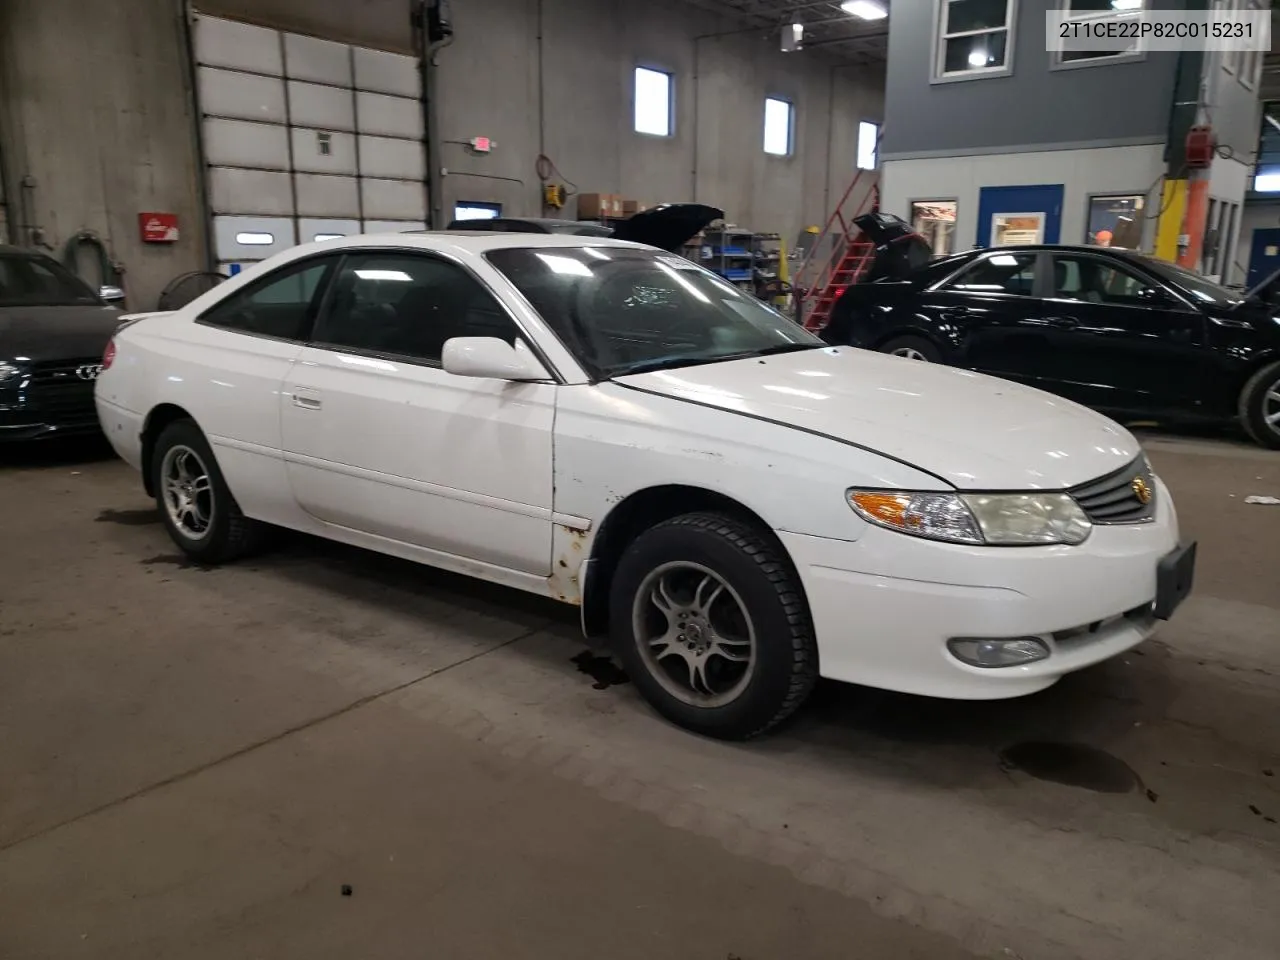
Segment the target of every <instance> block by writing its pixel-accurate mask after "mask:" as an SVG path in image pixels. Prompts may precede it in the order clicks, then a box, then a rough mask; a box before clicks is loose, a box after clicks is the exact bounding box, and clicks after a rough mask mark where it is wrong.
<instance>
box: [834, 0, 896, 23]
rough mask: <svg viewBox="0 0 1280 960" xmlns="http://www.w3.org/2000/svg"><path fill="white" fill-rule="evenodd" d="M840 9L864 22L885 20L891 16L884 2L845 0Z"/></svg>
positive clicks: (877, 0) (876, 0) (879, 0)
mask: <svg viewBox="0 0 1280 960" xmlns="http://www.w3.org/2000/svg"><path fill="white" fill-rule="evenodd" d="M840 9H841V10H843V11H844V12H845V13H849V14H852V15H853V16H855V17H859V18H860V19H862V20H883V19H884V18H885V17H887V16H888V15H889V8H888V7H886V6H885V5H884V3H883V2H882V0H845V2H844V3H842V4H840Z"/></svg>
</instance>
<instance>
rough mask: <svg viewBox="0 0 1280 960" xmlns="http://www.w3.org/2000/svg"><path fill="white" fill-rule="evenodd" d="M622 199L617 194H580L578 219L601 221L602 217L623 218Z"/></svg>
mask: <svg viewBox="0 0 1280 960" xmlns="http://www.w3.org/2000/svg"><path fill="white" fill-rule="evenodd" d="M621 216H623V213H622V197H620V196H618V194H616V193H580V194H578V219H579V220H599V219H600V218H601V217H621Z"/></svg>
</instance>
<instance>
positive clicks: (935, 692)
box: [779, 480, 1178, 700]
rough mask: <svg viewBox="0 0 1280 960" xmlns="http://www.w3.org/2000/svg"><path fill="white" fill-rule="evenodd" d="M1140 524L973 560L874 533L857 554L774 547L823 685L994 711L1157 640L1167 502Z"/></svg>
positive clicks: (976, 555)
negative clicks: (985, 658) (991, 651)
mask: <svg viewBox="0 0 1280 960" xmlns="http://www.w3.org/2000/svg"><path fill="white" fill-rule="evenodd" d="M1156 483H1157V510H1156V515H1155V517H1154V519H1153V520H1152V521H1151V522H1148V523H1140V524H1131V525H1116V526H1095V527H1094V529H1093V532H1092V533H1091V534H1090V536H1089V539H1088V540H1086V541H1085V542H1084V543H1083V544H1081V545H1079V546H1074V547H1069V546H1051V547H1020V548H1019V547H969V546H961V545H957V544H948V543H938V542H934V541H929V540H922V539H920V538H917V537H909V536H905V535H903V534H900V533H896V532H894V531H892V530H884V529H880V528H878V527H869V528H867V530H866V532H865V534H864V535H863V536H862V537H861V539H859V540H857V541H844V540H831V539H826V538H821V537H809V536H801V535H798V534H791V533H781V534H779V536H780V537H781V538H782V541H783V543H784V544H785V546H786V548H787V550H788V551H789V552H790V554H791V558H792V560H793V561H794V563H795V565H796V568H797V570H798V572H799V574H800V579H801V581H802V582H803V584H804V588H805V592H806V594H807V596H808V600H809V607H810V611H811V614H812V616H813V621H814V628H815V631H816V635H817V640H818V658H819V664H820V669H821V673H822V675H823V676H824V677H830V678H832V679H835V680H842V681H846V682H850V683H858V684H863V685H866V686H871V687H881V688H884V689H887V690H898V691H901V692H904V693H914V694H922V695H925V696H932V697H944V698H948V699H959V700H991V699H1000V698H1004V697H1016V696H1022V695H1023V694H1028V693H1034V692H1035V691H1037V690H1042V689H1044V688H1045V687H1048V686H1050V685H1052V684H1053V683H1054V682H1055V681H1057V680H1058V679H1059V678H1060V677H1062V676H1063V675H1064V674H1067V673H1071V672H1073V671H1076V670H1079V669H1082V668H1083V667H1087V666H1090V665H1092V664H1095V663H1098V662H1100V661H1102V660H1106V659H1109V658H1110V657H1114V656H1116V655H1117V654H1119V653H1123V652H1124V651H1125V650H1128V649H1130V648H1131V647H1134V646H1136V645H1137V644H1139V643H1141V642H1142V641H1143V640H1145V639H1146V638H1147V637H1148V636H1150V635H1151V633H1152V632H1153V631H1154V629H1155V626H1156V623H1157V621H1156V619H1155V617H1154V615H1153V611H1152V604H1153V602H1154V600H1155V598H1156V592H1157V583H1156V580H1157V576H1156V572H1157V567H1158V566H1159V564H1160V561H1161V559H1162V558H1163V557H1165V556H1166V555H1167V554H1168V553H1169V552H1170V551H1172V550H1174V549H1175V548H1176V547H1177V546H1178V521H1177V515H1176V512H1175V510H1174V507H1173V501H1172V499H1171V498H1170V497H1169V492H1168V490H1167V489H1166V488H1165V487H1164V484H1163V483H1161V482H1160V481H1158V480H1157V481H1156ZM953 637H982V638H991V639H1009V638H1015V637H1037V638H1039V639H1040V640H1041V641H1043V642H1044V643H1045V644H1046V645H1047V646H1048V647H1049V650H1050V655H1049V657H1048V658H1047V659H1044V660H1039V661H1036V662H1035V663H1030V664H1026V665H1022V666H1015V667H1000V668H982V667H974V666H969V665H968V664H965V663H963V662H961V661H960V660H958V659H956V658H955V657H954V656H953V655H952V654H951V652H950V651H949V650H948V649H947V641H948V640H949V639H951V638H953Z"/></svg>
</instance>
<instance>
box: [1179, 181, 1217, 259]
mask: <svg viewBox="0 0 1280 960" xmlns="http://www.w3.org/2000/svg"><path fill="white" fill-rule="evenodd" d="M1208 215H1209V178H1208V176H1205V175H1197V176H1195V178H1194V179H1192V180H1191V181H1190V182H1189V183H1188V184H1187V212H1186V214H1185V215H1184V216H1183V218H1182V235H1183V236H1184V237H1186V238H1187V245H1186V246H1185V247H1183V248H1182V249H1181V250H1180V252H1179V253H1178V266H1180V267H1183V268H1185V269H1187V270H1194V269H1196V267H1198V266H1199V265H1200V254H1201V253H1202V252H1203V250H1204V225H1205V221H1206V220H1207V219H1208Z"/></svg>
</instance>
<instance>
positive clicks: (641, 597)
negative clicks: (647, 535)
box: [632, 561, 756, 708]
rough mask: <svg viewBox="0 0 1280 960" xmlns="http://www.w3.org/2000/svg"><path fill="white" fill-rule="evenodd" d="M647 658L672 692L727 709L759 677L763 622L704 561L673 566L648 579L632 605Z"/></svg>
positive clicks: (637, 634)
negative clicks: (759, 630)
mask: <svg viewBox="0 0 1280 960" xmlns="http://www.w3.org/2000/svg"><path fill="white" fill-rule="evenodd" d="M632 627H633V633H634V636H635V642H636V643H637V645H638V646H639V651H640V656H641V658H642V659H643V661H644V664H645V667H646V668H647V669H648V671H649V672H650V674H652V676H653V677H654V679H655V680H657V681H658V683H660V684H661V685H662V687H663V689H665V690H666V691H667V692H668V693H669V694H671V695H672V696H673V697H675V698H676V699H678V700H680V701H682V702H684V703H687V704H689V705H691V706H695V707H704V708H714V707H722V706H725V705H726V704H729V703H732V702H733V701H734V700H736V699H737V698H738V697H739V696H740V695H741V694H742V692H743V691H744V690H745V689H746V688H747V686H748V684H749V683H750V682H751V678H752V675H753V674H754V672H755V666H756V635H755V625H754V624H753V623H752V622H751V616H750V614H749V613H748V612H747V608H746V604H744V603H743V602H742V598H741V597H740V596H738V593H737V591H735V590H734V589H733V587H731V586H730V585H729V584H728V583H727V582H725V580H724V579H723V578H722V577H721V576H720V575H719V574H717V573H715V572H714V571H713V570H710V569H708V568H707V567H704V566H702V565H700V564H697V563H690V562H683V561H681V562H674V563H665V564H663V565H662V566H660V567H658V568H656V569H655V570H653V571H652V572H650V573H649V575H648V576H647V577H645V579H644V581H643V582H642V583H641V585H640V589H639V590H637V591H636V594H635V600H634V603H633V606H632Z"/></svg>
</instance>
